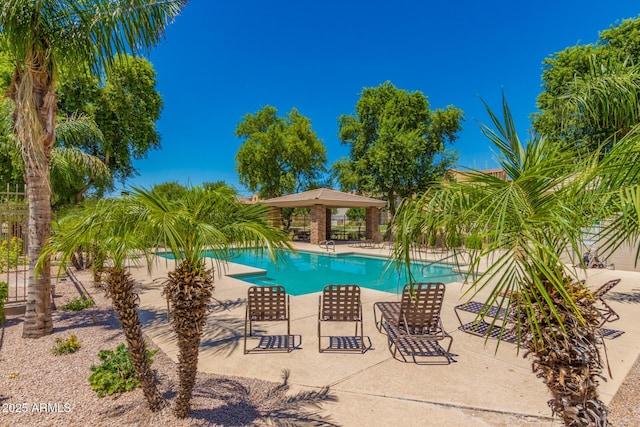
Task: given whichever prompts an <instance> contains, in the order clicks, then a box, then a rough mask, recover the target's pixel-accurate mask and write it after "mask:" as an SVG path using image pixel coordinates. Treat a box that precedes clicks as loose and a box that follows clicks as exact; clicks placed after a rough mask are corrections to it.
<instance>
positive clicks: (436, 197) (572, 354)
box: [393, 101, 608, 426]
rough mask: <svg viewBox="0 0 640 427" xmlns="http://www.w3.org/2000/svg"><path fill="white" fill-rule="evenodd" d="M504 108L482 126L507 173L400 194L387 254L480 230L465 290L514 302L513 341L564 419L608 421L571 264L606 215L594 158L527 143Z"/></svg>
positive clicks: (587, 302)
mask: <svg viewBox="0 0 640 427" xmlns="http://www.w3.org/2000/svg"><path fill="white" fill-rule="evenodd" d="M487 110H489V109H488V108H487ZM503 110H504V124H503V123H501V122H500V120H498V118H497V117H496V116H495V115H493V113H491V111H490V110H489V114H490V116H491V119H492V121H493V124H494V127H495V128H496V129H497V130H492V129H491V128H489V127H483V132H484V134H485V135H486V136H487V137H488V138H489V139H490V140H491V141H492V142H493V143H494V144H495V146H496V147H497V149H498V155H499V159H498V160H499V163H500V165H501V166H502V168H504V170H505V172H506V174H507V177H508V179H507V180H502V179H499V178H496V177H493V176H490V175H488V174H485V173H482V172H478V171H469V172H468V174H467V176H466V177H465V178H464V179H463V180H461V181H460V182H453V183H447V182H443V183H442V184H440V185H439V186H437V187H436V188H434V189H433V191H430V192H428V193H426V194H424V195H422V196H421V197H418V198H416V199H413V200H407V201H405V202H404V204H403V205H402V207H401V209H400V210H399V212H398V214H397V215H396V217H395V219H394V223H395V226H396V227H397V240H396V245H395V248H394V252H393V256H394V258H395V259H396V260H398V261H402V262H403V264H405V265H406V264H408V263H409V262H410V258H411V256H412V255H414V254H413V250H412V244H413V243H415V242H419V241H420V239H421V238H423V236H424V235H425V234H427V235H429V234H435V233H442V234H443V235H444V237H445V239H448V240H449V241H451V242H453V241H456V240H458V239H460V237H461V235H465V234H466V235H476V236H480V237H481V238H482V240H483V242H484V243H483V245H482V247H481V248H480V249H478V250H476V251H473V252H472V255H471V269H470V271H471V273H470V275H473V276H474V278H475V281H474V283H473V285H472V286H471V287H470V288H469V290H468V291H467V296H468V297H469V298H473V297H474V296H477V295H478V293H480V292H483V295H485V296H486V295H488V297H486V306H489V305H493V304H495V305H498V306H500V307H509V308H510V309H511V310H512V313H513V320H514V322H515V326H516V331H517V335H518V338H519V345H521V346H523V347H524V349H525V356H527V355H532V358H533V362H532V366H533V369H534V371H535V372H536V374H537V376H538V377H541V378H542V379H543V381H544V382H545V383H546V385H547V387H548V388H549V390H550V392H551V393H552V396H553V399H551V401H550V405H551V408H552V410H553V412H554V413H557V414H559V415H560V416H561V418H562V419H563V421H564V422H565V424H566V425H572V426H589V425H602V426H606V425H608V422H607V408H606V406H605V405H604V404H603V403H602V401H600V400H599V398H598V393H597V384H598V377H599V376H600V374H601V372H602V362H601V360H602V359H601V358H600V354H599V349H598V346H597V345H598V343H599V341H600V337H599V335H598V325H599V316H598V313H597V310H596V309H595V307H594V305H593V304H594V299H593V297H592V296H591V294H590V293H589V292H588V290H587V289H586V288H585V286H584V284H583V283H582V282H581V281H579V280H578V275H577V271H576V269H575V267H572V265H573V264H574V263H568V262H567V261H570V260H569V259H568V254H573V253H574V248H579V247H580V244H581V239H582V230H583V229H584V228H589V227H590V226H592V225H593V223H594V222H595V221H596V220H597V219H598V215H599V214H602V211H601V207H602V199H601V194H599V193H600V191H599V190H597V189H596V187H594V182H597V180H595V177H596V176H597V174H596V172H597V163H596V161H595V160H592V159H590V158H584V159H581V158H580V157H579V156H578V153H577V152H576V150H575V146H570V145H561V144H558V143H552V142H551V141H549V140H547V139H546V138H544V137H541V136H535V135H534V136H533V137H532V139H531V140H530V141H528V143H526V144H525V143H523V142H522V141H520V139H519V138H518V135H517V133H516V130H515V126H514V124H513V120H512V117H511V113H510V111H509V108H508V106H507V104H506V101H503ZM596 190H597V191H596ZM487 260H488V262H487ZM485 262H486V264H484V263H485ZM495 327H498V326H495ZM503 328H504V326H503Z"/></svg>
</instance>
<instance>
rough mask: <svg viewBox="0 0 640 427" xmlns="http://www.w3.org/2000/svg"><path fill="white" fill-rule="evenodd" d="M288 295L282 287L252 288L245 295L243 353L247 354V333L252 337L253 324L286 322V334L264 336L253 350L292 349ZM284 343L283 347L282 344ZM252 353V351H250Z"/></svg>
mask: <svg viewBox="0 0 640 427" xmlns="http://www.w3.org/2000/svg"><path fill="white" fill-rule="evenodd" d="M289 306H290V303H289V295H287V292H286V291H285V289H284V287H282V286H252V287H250V288H249V291H248V293H247V310H246V314H245V318H244V353H245V354H247V353H249V351H248V350H247V332H248V335H249V336H252V335H253V322H287V334H286V335H285V336H284V339H283V336H282V335H271V336H264V337H261V339H260V344H259V345H258V347H257V348H256V349H254V350H280V351H282V350H283V349H285V350H286V351H287V352H289V351H291V350H292V349H293V346H292V344H293V339H292V337H291V323H290V315H289ZM283 342H284V346H283V345H282V343H283ZM252 351H253V350H252Z"/></svg>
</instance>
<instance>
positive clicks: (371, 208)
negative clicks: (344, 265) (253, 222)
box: [260, 188, 387, 244]
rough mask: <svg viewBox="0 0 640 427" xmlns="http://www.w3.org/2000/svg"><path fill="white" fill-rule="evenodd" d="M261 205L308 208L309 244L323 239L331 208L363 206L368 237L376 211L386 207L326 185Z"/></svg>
mask: <svg viewBox="0 0 640 427" xmlns="http://www.w3.org/2000/svg"><path fill="white" fill-rule="evenodd" d="M260 203H262V204H263V205H265V206H269V207H271V208H273V209H276V210H278V211H279V210H280V209H281V208H311V235H310V239H309V240H310V243H312V244H318V243H320V242H321V241H323V240H327V239H328V236H329V235H330V231H331V221H329V219H330V218H331V212H330V210H331V209H332V208H366V212H367V215H366V217H367V218H366V231H365V233H366V237H367V238H368V239H370V238H372V237H373V235H374V234H375V233H376V232H377V231H378V222H377V219H378V215H377V213H378V210H379V209H381V208H383V207H384V206H386V204H387V202H385V201H384V200H378V199H373V198H371V197H364V196H358V195H355V194H349V193H344V192H342V191H337V190H332V189H330V188H317V189H315V190H309V191H304V192H302V193H297V194H288V195H286V196H280V197H275V198H273V199H268V200H263V201H261V202H260Z"/></svg>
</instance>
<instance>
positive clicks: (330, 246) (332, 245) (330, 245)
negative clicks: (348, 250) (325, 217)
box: [318, 240, 336, 252]
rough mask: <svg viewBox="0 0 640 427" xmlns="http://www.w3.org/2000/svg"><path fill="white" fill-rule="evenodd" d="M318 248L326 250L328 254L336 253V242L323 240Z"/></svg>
mask: <svg viewBox="0 0 640 427" xmlns="http://www.w3.org/2000/svg"><path fill="white" fill-rule="evenodd" d="M318 246H320V248H321V249H326V250H327V252H329V250H332V251H333V252H335V251H336V242H334V241H333V240H322V241H321V242H320V243H318Z"/></svg>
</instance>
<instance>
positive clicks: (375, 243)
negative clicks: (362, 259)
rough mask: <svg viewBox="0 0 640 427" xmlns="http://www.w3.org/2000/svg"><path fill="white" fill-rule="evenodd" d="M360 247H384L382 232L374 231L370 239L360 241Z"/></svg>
mask: <svg viewBox="0 0 640 427" xmlns="http://www.w3.org/2000/svg"><path fill="white" fill-rule="evenodd" d="M360 247H361V248H365V249H381V248H383V247H384V239H383V236H382V234H380V233H376V234H374V235H373V238H372V239H366V240H364V241H363V242H361V245H360Z"/></svg>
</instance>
